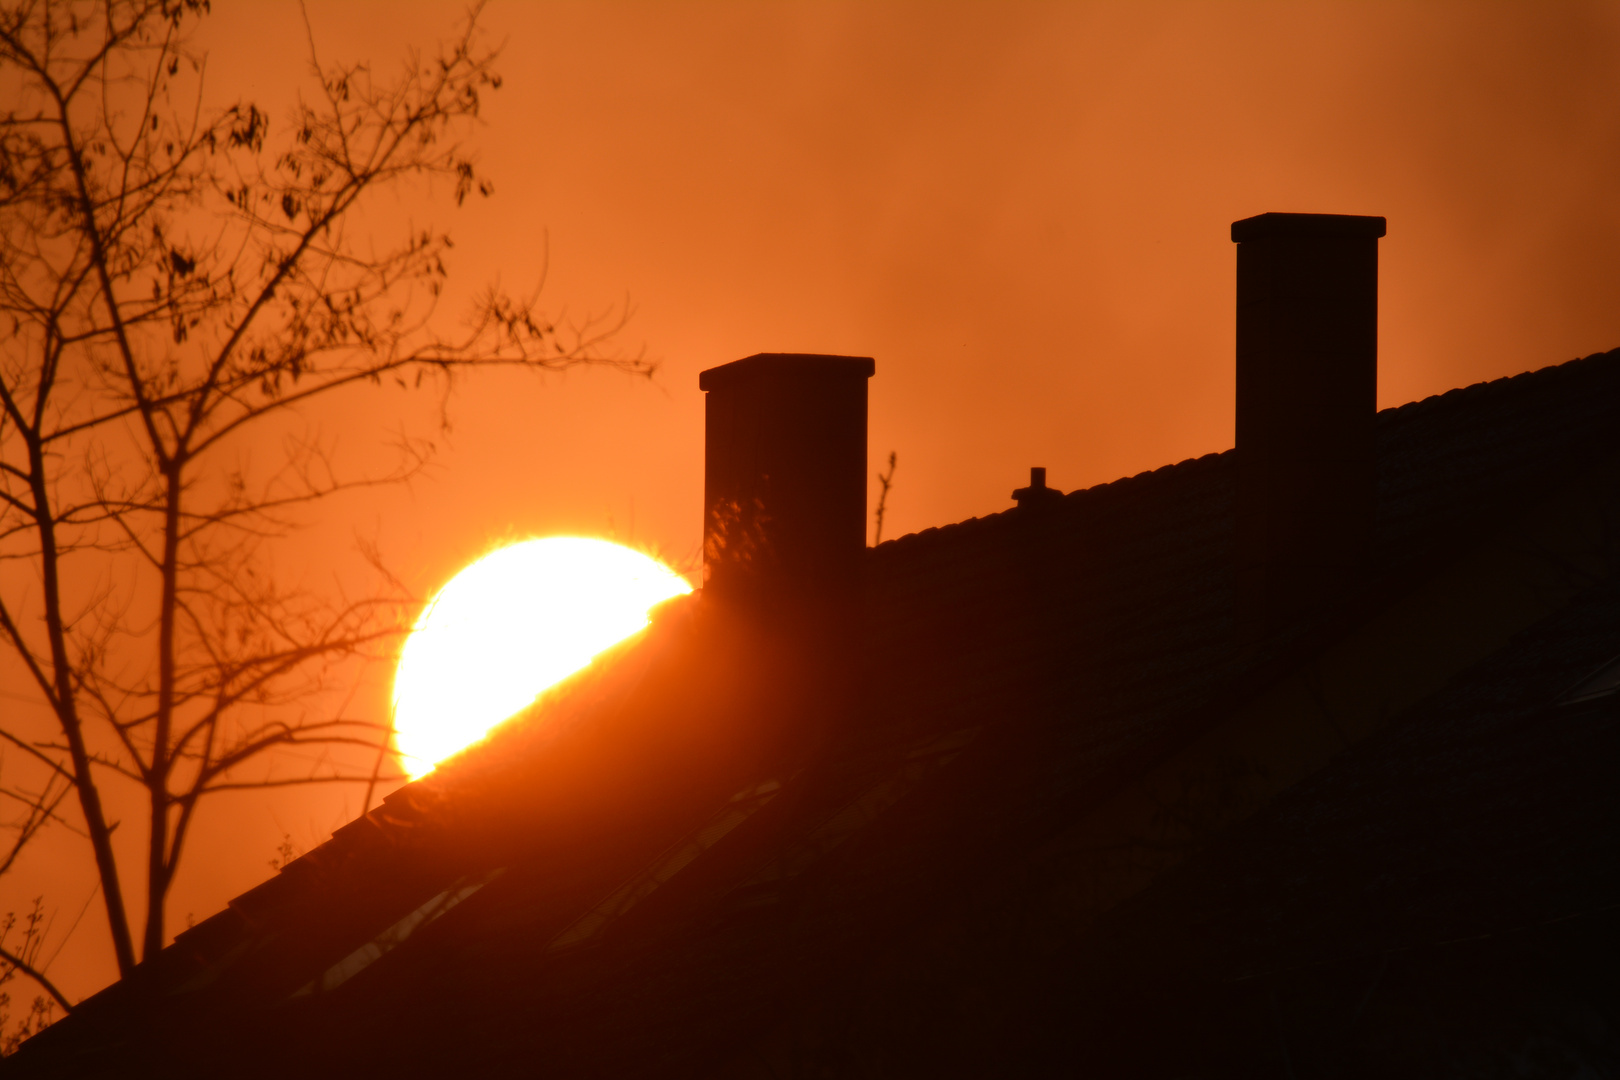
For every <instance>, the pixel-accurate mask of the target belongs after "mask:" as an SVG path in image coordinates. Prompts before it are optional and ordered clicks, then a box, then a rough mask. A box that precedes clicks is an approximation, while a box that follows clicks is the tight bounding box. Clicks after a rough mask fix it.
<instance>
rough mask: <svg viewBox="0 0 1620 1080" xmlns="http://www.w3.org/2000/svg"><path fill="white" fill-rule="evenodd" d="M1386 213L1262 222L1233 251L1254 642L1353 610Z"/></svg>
mask: <svg viewBox="0 0 1620 1080" xmlns="http://www.w3.org/2000/svg"><path fill="white" fill-rule="evenodd" d="M1384 232H1385V221H1384V219H1383V218H1381V217H1360V216H1352V215H1344V214H1261V215H1259V216H1258V217H1251V218H1245V219H1244V220H1242V221H1237V222H1234V223H1233V224H1232V240H1233V242H1234V243H1236V244H1237V572H1238V596H1239V600H1238V602H1239V609H1240V618H1241V619H1242V621H1243V622H1244V623H1245V625H1246V627H1247V629H1248V630H1249V631H1250V632H1251V633H1259V634H1266V633H1270V632H1271V631H1274V630H1276V629H1277V628H1279V627H1280V626H1281V625H1283V624H1285V623H1287V622H1291V621H1293V620H1296V619H1298V618H1299V617H1301V616H1303V615H1305V614H1307V613H1309V612H1312V611H1317V610H1321V609H1324V608H1331V607H1333V606H1335V605H1337V604H1340V603H1343V602H1345V601H1347V600H1349V599H1350V598H1351V596H1352V594H1353V592H1354V590H1355V588H1356V586H1357V584H1358V582H1359V581H1360V579H1361V572H1362V569H1363V566H1364V564H1365V562H1366V558H1367V553H1368V546H1369V543H1370V539H1371V534H1372V519H1373V479H1374V460H1373V424H1374V417H1375V416H1376V414H1377V408H1378V404H1377V396H1378V239H1379V238H1380V237H1382V236H1383V235H1384Z"/></svg>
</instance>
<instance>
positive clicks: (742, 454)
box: [698, 353, 874, 619]
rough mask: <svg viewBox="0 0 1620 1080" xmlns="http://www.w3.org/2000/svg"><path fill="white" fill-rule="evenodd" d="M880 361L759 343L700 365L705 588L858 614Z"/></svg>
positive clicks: (734, 600) (733, 599) (751, 602)
mask: <svg viewBox="0 0 1620 1080" xmlns="http://www.w3.org/2000/svg"><path fill="white" fill-rule="evenodd" d="M873 368H874V365H873V362H872V360H871V359H870V358H869V357H864V356H816V355H810V354H804V353H760V354H758V355H755V356H750V357H747V358H746V359H742V360H738V361H735V362H734V363H730V364H725V365H723V366H721V367H717V368H710V369H709V370H708V371H705V372H703V373H702V374H701V375H699V376H698V386H699V387H700V388H702V389H703V390H704V391H705V392H706V393H707V398H706V404H705V410H706V413H705V415H706V428H707V434H706V439H705V450H706V454H707V458H706V462H705V465H704V475H703V487H704V491H703V503H704V516H703V581H704V589H705V593H706V594H707V595H709V596H711V597H714V598H715V599H717V600H721V601H725V602H727V603H731V604H740V605H744V606H746V607H748V608H749V609H751V610H753V611H755V612H756V613H758V612H762V611H770V610H772V609H776V608H779V607H781V606H782V605H788V606H790V607H792V608H793V609H794V610H795V617H801V616H803V615H806V614H810V615H813V614H815V613H817V612H819V613H822V614H825V615H828V616H831V617H834V618H838V619H842V618H845V617H849V616H850V615H852V614H853V610H852V609H853V608H854V606H855V605H858V603H859V596H860V575H861V562H860V560H861V552H862V551H863V550H864V548H865V547H866V471H867V470H866V381H867V379H869V378H870V377H871V376H872V372H873Z"/></svg>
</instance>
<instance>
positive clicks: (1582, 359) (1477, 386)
mask: <svg viewBox="0 0 1620 1080" xmlns="http://www.w3.org/2000/svg"><path fill="white" fill-rule="evenodd" d="M1261 216H1266V215H1261ZM1299 216H1307V217H1308V216H1313V215H1299ZM1314 216H1318V217H1329V216H1332V215H1326V214H1320V215H1314ZM1249 220H1250V221H1253V220H1255V219H1253V218H1250V219H1249ZM1604 360H1612V361H1615V362H1620V348H1615V349H1610V350H1608V351H1606V352H1598V353H1592V354H1591V355H1590V356H1579V357H1576V358H1575V359H1573V360H1566V361H1565V362H1563V363H1561V364H1548V365H1547V366H1546V367H1541V368H1535V369H1533V370H1531V371H1522V372H1520V373H1518V374H1517V375H1504V376H1503V377H1502V378H1500V379H1487V380H1485V381H1483V382H1477V383H1473V384H1471V385H1468V386H1461V387H1457V388H1456V389H1453V390H1447V391H1445V392H1443V393H1439V394H1431V395H1429V396H1428V397H1426V398H1419V399H1417V400H1416V401H1408V402H1406V403H1405V404H1404V405H1394V406H1391V407H1390V408H1387V409H1380V410H1379V411H1378V420H1379V422H1380V423H1389V422H1391V421H1393V420H1395V419H1396V418H1397V417H1398V418H1399V419H1400V420H1401V421H1402V422H1404V421H1406V420H1409V419H1411V418H1412V417H1413V416H1414V415H1415V414H1419V413H1423V412H1427V411H1429V410H1430V409H1433V408H1436V407H1437V406H1438V404H1439V403H1440V402H1442V401H1450V400H1454V399H1455V398H1457V397H1458V396H1460V395H1467V394H1477V393H1480V392H1482V391H1487V390H1488V389H1490V388H1496V387H1504V386H1506V385H1507V384H1509V383H1520V384H1522V381H1534V380H1538V379H1546V378H1554V377H1556V375H1555V374H1554V373H1556V372H1559V371H1567V370H1569V369H1570V368H1571V367H1574V366H1575V365H1577V364H1589V363H1598V362H1601V361H1604ZM1231 453H1232V451H1231V450H1229V449H1228V450H1217V451H1213V452H1211V453H1208V454H1204V455H1202V456H1200V457H1195V458H1187V459H1186V460H1184V461H1178V462H1176V463H1174V464H1171V465H1161V466H1159V467H1158V468H1156V469H1148V470H1146V471H1144V472H1139V473H1135V474H1133V475H1131V476H1122V477H1120V478H1119V479H1117V480H1109V481H1107V482H1105V483H1101V484H1093V485H1092V486H1091V487H1087V488H1076V489H1075V490H1073V491H1071V492H1069V493H1068V494H1067V495H1065V496H1063V500H1062V504H1067V505H1070V506H1072V505H1074V504H1076V503H1078V502H1081V501H1083V500H1086V499H1088V498H1092V497H1095V496H1098V495H1101V494H1102V493H1104V492H1107V491H1117V490H1120V489H1121V488H1125V487H1130V486H1133V485H1136V484H1140V483H1144V482H1151V481H1152V480H1154V479H1155V478H1161V477H1164V476H1166V475H1168V474H1171V473H1176V472H1180V471H1182V470H1186V469H1191V468H1207V467H1210V466H1213V465H1214V464H1215V463H1216V462H1217V461H1218V460H1219V459H1221V458H1223V457H1226V456H1227V455H1228V454H1231ZM1060 505H1061V504H1060ZM1017 510H1018V507H1016V506H1009V507H1008V508H1007V509H1005V510H998V511H996V512H995V513H993V514H985V515H984V516H983V517H971V518H967V519H965V520H963V521H955V522H950V523H947V524H945V525H934V526H930V527H929V528H926V529H920V530H918V531H917V532H914V533H906V534H905V535H904V536H897V537H895V538H894V539H893V540H885V541H884V542H883V543H881V544H879V545H878V546H877V547H875V548H871V549H869V550H872V551H891V550H894V549H895V548H896V547H903V548H910V547H911V546H912V545H913V544H916V543H919V542H928V541H932V540H934V539H936V538H938V537H940V536H942V535H948V534H953V533H955V532H956V531H958V530H962V529H972V528H978V527H982V526H984V525H986V524H988V523H989V522H992V521H996V520H998V519H1001V518H1003V517H1006V516H1007V515H1010V514H1014V513H1016V512H1017Z"/></svg>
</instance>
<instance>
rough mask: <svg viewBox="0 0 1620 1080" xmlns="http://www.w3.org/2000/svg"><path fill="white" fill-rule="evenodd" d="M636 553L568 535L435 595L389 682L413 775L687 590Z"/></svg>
mask: <svg viewBox="0 0 1620 1080" xmlns="http://www.w3.org/2000/svg"><path fill="white" fill-rule="evenodd" d="M691 591H692V587H691V586H690V585H688V584H687V583H686V582H685V580H683V579H682V578H681V576H680V575H679V574H677V573H675V571H673V570H671V569H669V567H667V566H665V565H663V564H662V563H660V562H658V561H657V560H656V559H653V558H650V557H649V556H646V555H643V554H642V553H641V552H639V551H632V550H631V549H630V548H627V547H622V546H620V545H618V544H614V543H610V542H608V541H606V540H589V539H584V538H580V537H571V536H553V537H547V538H545V539H541V540H526V541H523V542H521V543H517V544H512V545H511V546H509V547H504V548H501V549H499V550H497V551H494V552H491V553H490V554H488V555H486V556H484V557H483V558H482V559H479V560H478V561H477V562H475V563H473V564H472V565H471V566H469V567H467V568H466V569H465V570H463V571H461V573H459V574H457V575H456V576H455V577H454V578H452V579H451V580H450V583H449V584H448V585H446V586H445V587H444V588H442V589H440V590H439V592H438V595H436V596H435V597H434V598H433V599H432V601H430V602H429V603H428V605H427V608H426V609H425V610H423V612H422V617H421V618H419V619H418V620H417V621H416V626H415V628H414V629H413V630H412V631H411V634H410V637H408V638H406V640H405V648H404V649H403V650H402V651H401V653H400V657H399V667H398V669H397V670H396V671H395V673H394V729H395V733H396V734H395V747H396V749H397V750H398V752H399V755H400V760H401V764H402V765H403V766H404V768H405V770H406V771H407V772H409V773H410V774H411V776H412V777H418V776H421V775H423V774H424V773H427V772H430V771H432V769H433V766H434V765H435V764H437V763H438V762H440V761H443V760H444V759H445V758H447V757H449V756H450V755H451V754H454V753H455V752H456V751H457V750H460V749H461V748H462V747H464V746H467V745H469V744H470V743H473V742H476V741H478V740H479V739H481V738H483V737H484V735H485V734H486V733H487V732H488V731H489V729H490V728H492V727H494V726H495V725H496V724H498V723H500V722H501V721H502V720H505V719H506V718H507V717H509V716H511V715H512V714H513V713H516V712H518V711H519V710H520V709H523V708H524V707H525V706H527V705H529V704H530V703H532V702H533V701H534V699H535V698H536V697H538V696H539V695H540V693H541V692H542V691H543V690H545V689H546V688H547V687H549V686H552V685H553V684H555V683H558V682H560V681H562V680H563V679H565V678H567V677H568V676H569V675H572V674H573V673H574V672H576V671H579V670H580V669H581V668H583V667H585V666H586V665H587V664H589V663H590V662H591V658H592V657H594V656H595V655H596V654H597V653H599V652H601V651H602V650H603V649H606V648H608V647H609V646H611V645H613V644H615V643H617V642H619V641H622V640H624V639H625V638H627V637H629V636H630V635H631V634H634V633H635V632H636V631H638V630H640V629H642V628H643V627H645V626H646V625H647V621H648V620H647V612H648V610H649V609H650V608H652V607H653V605H655V604H658V603H661V602H662V601H664V600H668V599H670V598H671V597H675V596H680V595H682V594H683V593H689V592H691Z"/></svg>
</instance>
